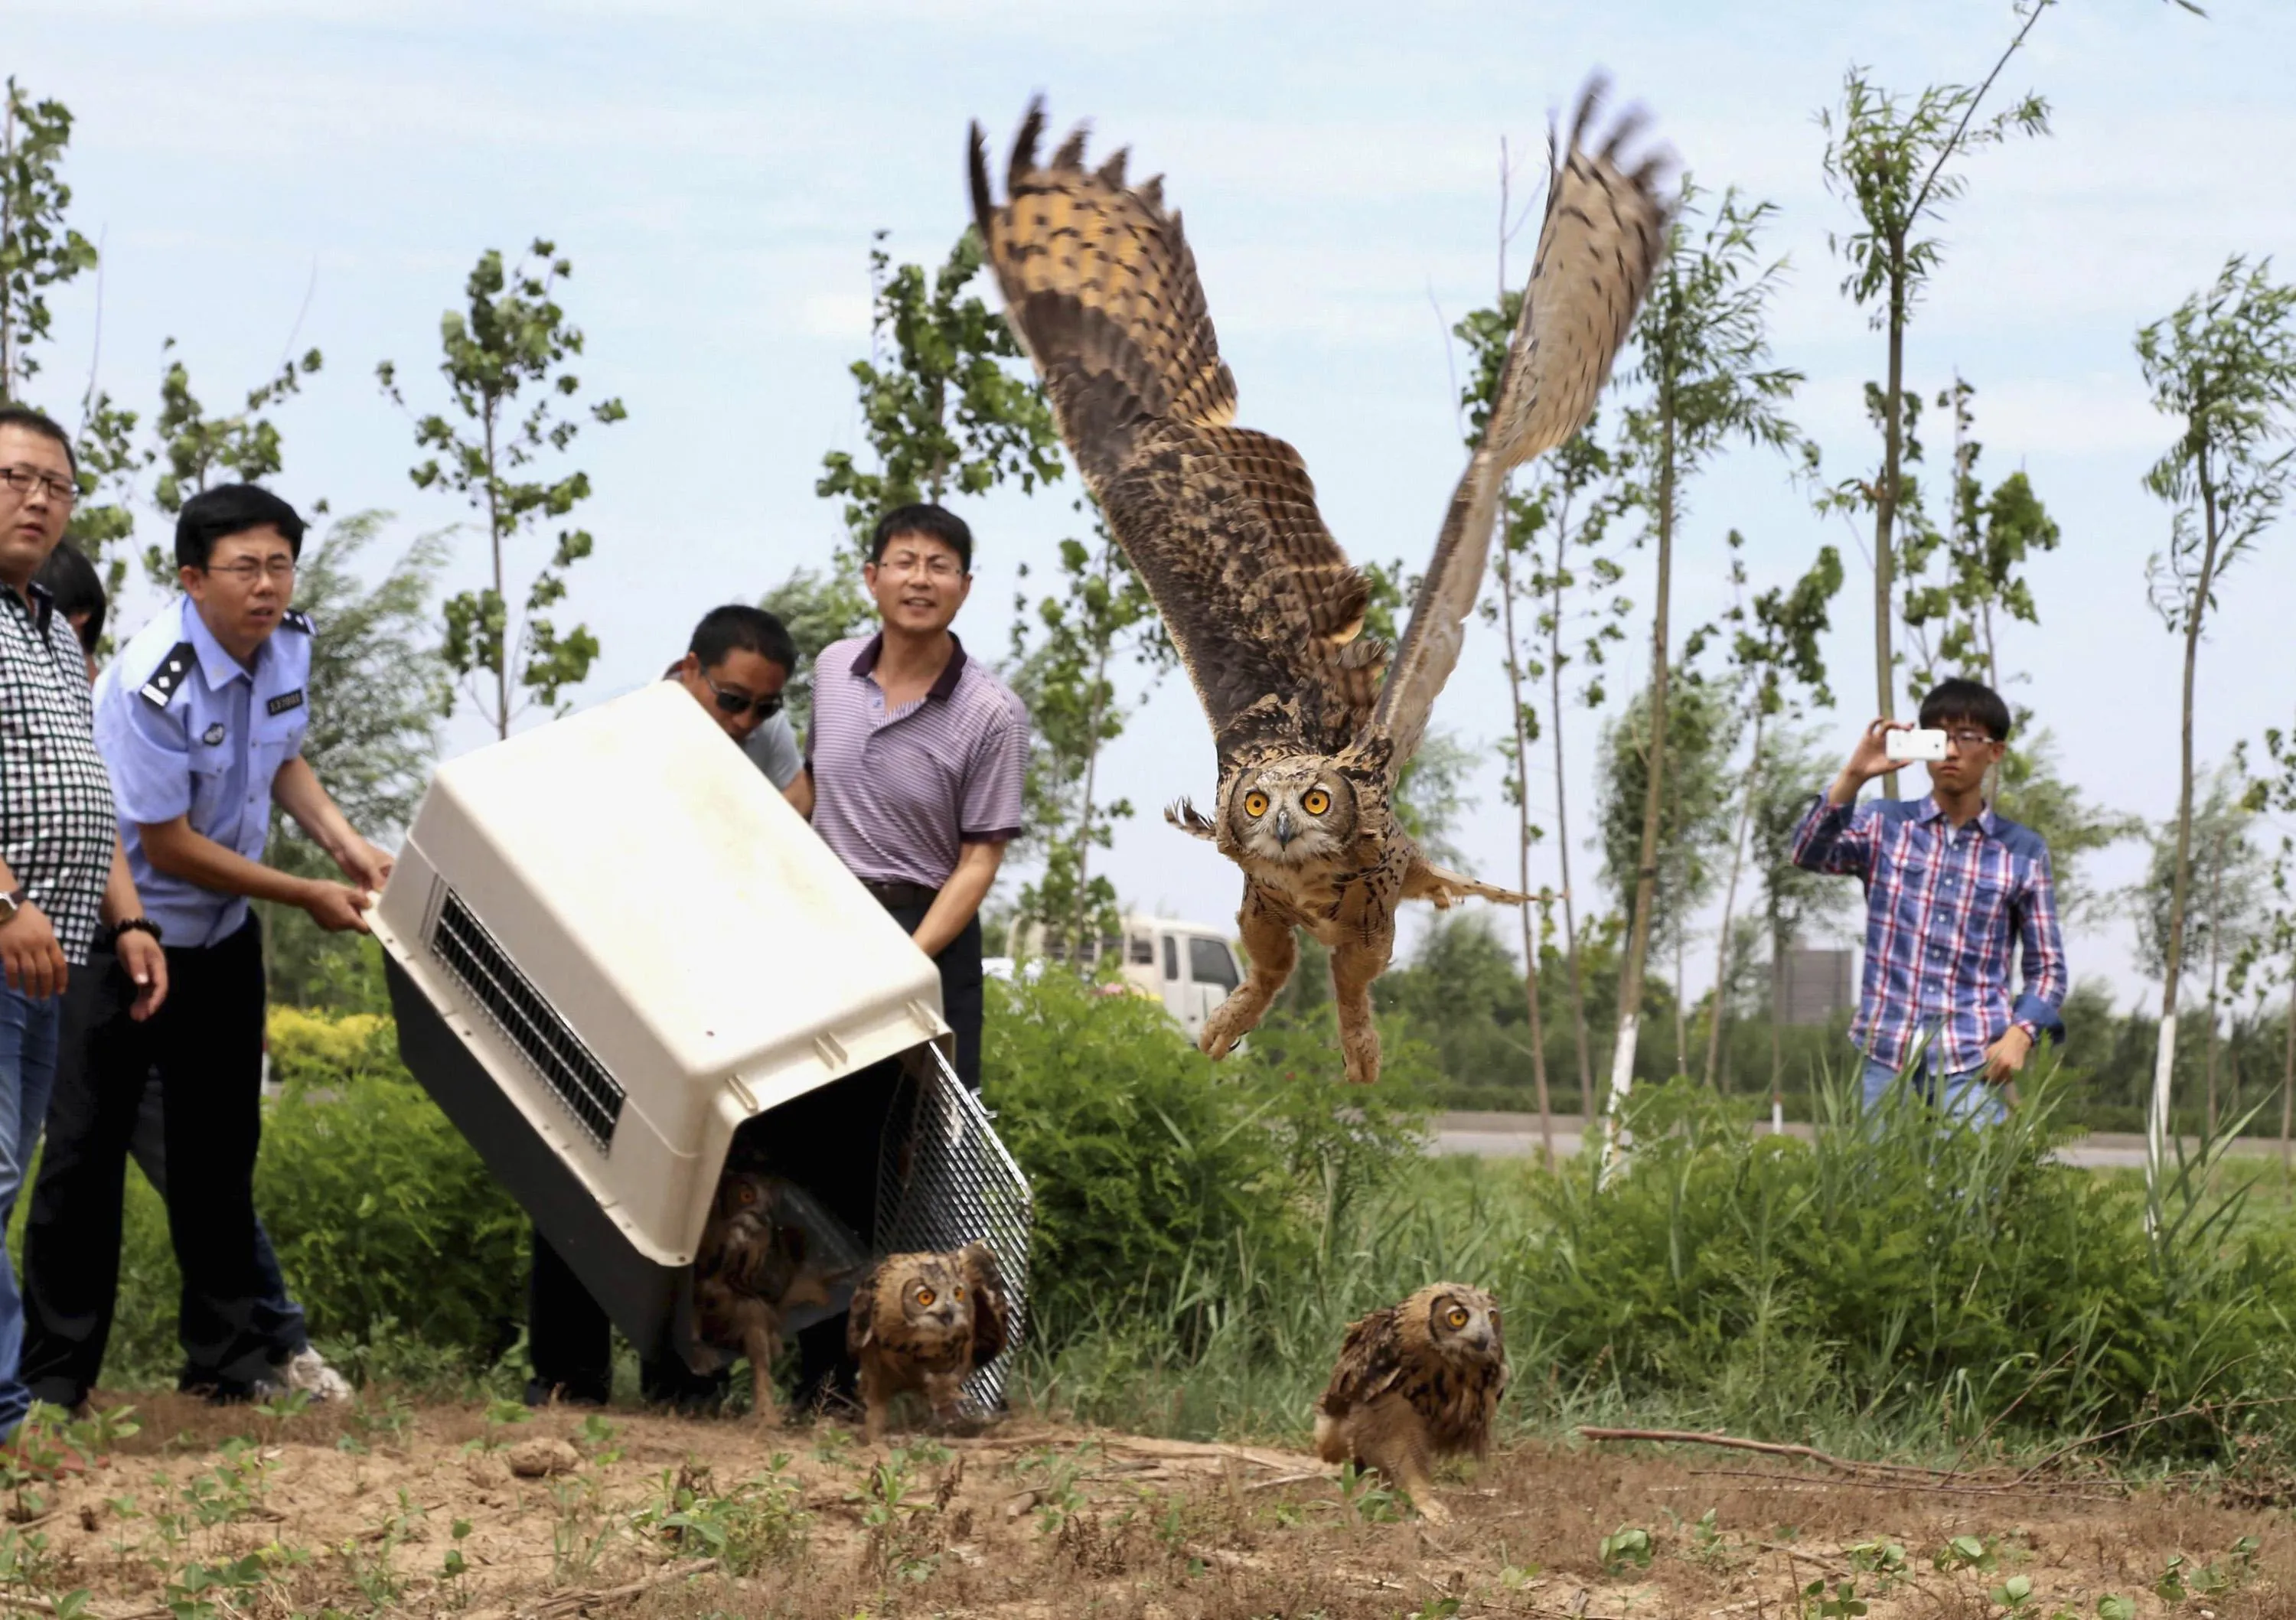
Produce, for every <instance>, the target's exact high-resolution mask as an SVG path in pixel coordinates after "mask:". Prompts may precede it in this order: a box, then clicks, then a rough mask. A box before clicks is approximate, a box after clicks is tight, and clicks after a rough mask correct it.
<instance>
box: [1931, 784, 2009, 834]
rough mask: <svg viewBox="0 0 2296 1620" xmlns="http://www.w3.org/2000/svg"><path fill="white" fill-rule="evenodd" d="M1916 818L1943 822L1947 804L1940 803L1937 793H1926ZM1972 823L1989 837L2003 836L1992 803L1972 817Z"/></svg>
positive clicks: (1999, 821)
mask: <svg viewBox="0 0 2296 1620" xmlns="http://www.w3.org/2000/svg"><path fill="white" fill-rule="evenodd" d="M1914 819H1915V821H1917V822H1941V821H1943V820H1945V806H1943V805H1940V804H1939V803H1938V797H1937V795H1936V794H1934V793H1931V794H1926V795H1924V796H1923V799H1922V807H1921V808H1920V809H1919V810H1917V811H1915V813H1914ZM1970 825H1972V826H1973V827H1975V828H1976V829H1977V830H1979V831H1980V832H1981V833H1983V834H1984V835H1985V836H1986V837H1987V838H1989V839H1997V838H1999V837H2000V836H2001V818H2000V817H1999V816H1997V815H1996V814H1993V806H1991V805H1988V806H1985V808H1983V809H1982V810H1980V811H1979V812H1978V813H1977V814H1976V815H1975V816H1974V817H1972V820H1971V822H1970Z"/></svg>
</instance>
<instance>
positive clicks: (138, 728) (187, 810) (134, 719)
mask: <svg viewBox="0 0 2296 1620" xmlns="http://www.w3.org/2000/svg"><path fill="white" fill-rule="evenodd" d="M97 695H98V697H99V698H100V699H101V701H100V702H99V703H98V704H97V705H96V714H95V745H96V748H97V749H98V750H99V751H100V752H101V753H102V755H103V763H104V764H105V765H109V766H110V767H111V792H112V797H113V798H115V799H117V800H118V801H119V819H120V820H121V821H123V822H131V823H133V824H135V825H137V826H144V827H150V826H156V825H157V824H159V823H160V822H172V821H174V820H175V819H176V817H177V816H179V815H188V814H191V809H192V749H191V739H190V738H189V737H188V736H186V735H185V734H184V713H185V711H186V709H187V708H188V704H187V703H186V701H185V700H184V699H183V698H181V697H178V698H177V699H176V700H175V701H174V702H172V703H170V704H169V705H168V707H167V708H164V709H163V708H160V707H159V706H158V705H156V704H153V703H151V702H149V701H147V700H145V699H144V698H143V696H142V695H141V694H140V692H139V691H137V689H136V688H135V687H132V686H129V685H127V683H125V682H121V681H110V682H107V683H105V685H104V690H103V691H101V692H100V693H98V694H97Z"/></svg>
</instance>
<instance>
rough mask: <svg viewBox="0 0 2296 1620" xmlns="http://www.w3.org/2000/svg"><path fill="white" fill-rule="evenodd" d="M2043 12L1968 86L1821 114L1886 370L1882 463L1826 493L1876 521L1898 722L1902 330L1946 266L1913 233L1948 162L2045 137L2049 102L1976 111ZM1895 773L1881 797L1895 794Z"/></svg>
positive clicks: (1885, 644) (1844, 250)
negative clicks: (1895, 621) (2019, 138)
mask: <svg viewBox="0 0 2296 1620" xmlns="http://www.w3.org/2000/svg"><path fill="white" fill-rule="evenodd" d="M2047 9H2048V0H2034V4H2031V5H2030V7H2028V8H2027V10H2026V14H2025V18H2024V21H2023V23H2022V24H2021V26H2020V27H2019V29H2018V30H2017V33H2016V36H2015V37H2013V38H2012V39H2011V40H2010V42H2009V47H2008V49H2007V50H2005V51H2004V52H2002V53H2001V56H2000V60H1999V61H1996V62H1995V63H1994V64H1993V70H1992V71H1991V72H1989V73H1988V74H1987V75H1986V76H1985V78H1984V81H1983V82H1982V83H1981V84H1978V85H1976V86H1967V85H1932V86H1929V87H1928V88H1927V89H1924V90H1923V91H1922V93H1921V94H1919V95H1916V96H1915V97H1913V98H1912V100H1911V102H1910V103H1909V102H1907V99H1906V98H1905V97H1903V96H1900V95H1897V94H1892V93H1890V92H1889V91H1886V90H1882V89H1880V88H1878V87H1877V86H1875V85H1874V82H1873V80H1872V79H1871V78H1868V77H1867V74H1866V70H1864V69H1863V68H1852V69H1850V70H1849V73H1848V75H1847V76H1846V77H1845V78H1844V79H1843V82H1842V95H1841V105H1840V106H1839V107H1837V108H1833V109H1830V110H1825V111H1823V112H1820V113H1819V114H1818V117H1817V121H1818V124H1819V126H1820V127H1822V128H1823V129H1824V130H1825V183H1826V185H1827V188H1828V189H1829V190H1831V191H1833V192H1834V193H1835V194H1836V195H1838V196H1843V197H1846V198H1847V199H1848V200H1849V201H1850V203H1851V204H1852V206H1854V207H1855V208H1856V209H1857V215H1858V220H1859V226H1860V228H1858V229H1857V230H1854V231H1852V232H1850V233H1849V234H1848V235H1846V236H1842V235H1832V234H1829V236H1828V237H1827V241H1828V244H1829V245H1830V246H1831V247H1832V248H1833V251H1834V253H1835V254H1836V255H1838V256H1839V257H1841V258H1842V259H1844V260H1846V261H1847V262H1848V264H1849V274H1848V275H1847V276H1845V277H1844V278H1843V280H1842V282H1841V290H1842V291H1843V292H1844V293H1846V294H1848V295H1849V300H1850V301H1851V302H1852V303H1853V304H1856V305H1857V307H1860V308H1866V307H1868V306H1872V307H1873V315H1872V316H1871V320H1872V323H1873V325H1874V329H1875V330H1876V331H1882V332H1884V333H1886V334H1887V336H1888V341H1889V351H1888V361H1887V364H1888V371H1887V373H1886V377H1885V380H1884V381H1882V383H1881V384H1880V385H1878V386H1877V385H1875V384H1873V383H1868V384H1867V385H1866V413H1867V414H1868V415H1869V416H1870V417H1871V418H1872V419H1873V421H1874V426H1875V427H1877V428H1879V429H1880V430H1881V431H1882V465H1881V467H1880V468H1879V469H1878V470H1876V471H1875V473H1874V476H1873V477H1872V478H1871V479H1851V480H1850V481H1849V483H1847V484H1845V485H1843V486H1841V488H1840V489H1839V490H1838V491H1837V492H1836V494H1835V496H1834V503H1836V505H1837V506H1838V507H1842V508H1846V507H1848V506H1851V505H1854V506H1857V507H1861V508H1864V509H1866V510H1869V511H1872V512H1873V514H1874V690H1875V691H1876V693H1877V694H1878V695H1879V698H1880V700H1881V705H1882V714H1883V715H1884V716H1894V715H1895V714H1896V713H1897V712H1898V711H1897V706H1896V703H1895V700H1894V695H1893V694H1894V689H1895V687H1896V685H1897V681H1896V678H1895V669H1896V664H1895V660H1894V658H1893V656H1892V651H1891V648H1890V616H1891V614H1892V613H1893V612H1894V611H1895V605H1896V590H1895V577H1896V568H1895V565H1896V561H1897V557H1896V550H1895V547H1896V528H1897V520H1898V511H1899V509H1900V508H1901V507H1902V506H1904V505H1906V504H1907V503H1908V502H1909V500H1910V499H1912V498H1915V497H1914V492H1913V491H1912V489H1911V488H1910V487H1909V485H1910V480H1909V479H1907V476H1906V473H1905V449H1906V443H1905V441H1906V437H1907V430H1908V427H1909V425H1910V422H1911V419H1912V416H1913V414H1914V413H1915V412H1917V411H1918V410H1919V408H1920V396H1919V394H1918V393H1909V392H1908V391H1907V389H1906V326H1907V323H1908V322H1909V321H1910V320H1911V319H1912V317H1913V312H1914V306H1915V304H1916V303H1917V302H1918V301H1919V300H1920V298H1921V295H1922V291H1923V289H1924V287H1926V286H1927V284H1928V282H1929V279H1930V276H1931V274H1933V273H1934V272H1935V271H1936V269H1937V266H1938V265H1939V261H1940V260H1941V259H1942V258H1943V257H1944V248H1943V244H1942V243H1941V242H1940V241H1939V238H1938V237H1936V236H1935V235H1927V236H1924V235H1921V234H1918V233H1920V232H1921V230H1922V229H1923V225H1924V224H1925V223H1926V224H1934V223H1936V222H1938V221H1940V220H1941V219H1942V218H1943V217H1944V212H1945V209H1946V205H1947V204H1948V203H1950V202H1952V201H1954V200H1956V199H1957V198H1958V197H1960V196H1961V194H1962V193H1963V192H1964V191H1965V190H1966V189H1967V187H1968V184H1969V183H1968V181H1967V180H1966V179H1965V178H1964V176H1961V175H1958V174H1955V173H1952V172H1950V171H1949V170H1948V164H1949V163H1950V162H1951V161H1952V160H1953V159H1954V158H1955V157H1956V155H1960V154H1965V153H1968V152H1971V151H1977V150H1979V149H1980V148H1983V147H1986V146H1991V145H1995V144H1997V143H2000V142H2001V141H2003V140H2005V139H2006V138H2007V137H2008V136H2009V135H2010V134H2011V133H2013V132H2021V133H2023V134H2026V135H2042V134H2046V132H2047V130H2048V127H2049V108H2048V103H2047V102H2044V101H2043V100H2042V99H2041V98H2040V97H2039V96H2038V95H2034V94H2027V95H2026V96H2025V97H2024V99H2023V100H2021V101H2020V102H2017V103H2016V104H2015V105H2014V106H2013V107H2010V108H2008V109H2006V110H2004V111H2001V112H1997V113H1996V114H1994V115H1993V116H1992V117H1991V118H1989V119H1982V120H1980V119H1978V117H1977V110H1978V108H1979V107H1980V105H1981V104H1982V103H1983V102H1984V100H1985V95H1986V92H1988V91H1989V90H1990V89H1991V88H1992V87H1993V81H1994V80H1995V79H1996V78H1999V77H2000V75H2001V70H2002V69H2003V68H2005V67H2006V66H2007V65H2008V62H2009V59H2010V57H2012V56H2013V55H2015V54H2016V53H2017V49H2018V47H2019V46H2021V45H2023V44H2024V43H2025V38H2026V36H2027V35H2029V34H2030V33H2031V32H2032V31H2033V25H2034V24H2035V23H2037V22H2038V21H2039V20H2041V13H2042V12H2045V11H2046V10H2047ZM1897 790H1898V787H1897V777H1896V773H1894V772H1893V773H1891V774H1890V781H1889V787H1888V792H1889V793H1890V796H1891V797H1892V798H1894V797H1895V796H1896V794H1897Z"/></svg>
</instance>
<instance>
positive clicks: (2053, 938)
mask: <svg viewBox="0 0 2296 1620" xmlns="http://www.w3.org/2000/svg"><path fill="white" fill-rule="evenodd" d="M2017 940H2018V944H2019V945H2020V947H2021V949H2022V951H2023V953H2024V962H2025V989H2024V993H2023V994H2021V995H2020V996H2018V998H2017V1006H2016V1010H2015V1011H2014V1012H2013V1014H2012V1017H2013V1020H2014V1022H2015V1024H2016V1026H2017V1027H2018V1028H2020V1029H2022V1030H2023V1031H2024V1032H2025V1034H2026V1035H2028V1036H2029V1037H2030V1039H2031V1040H2032V1041H2033V1042H2034V1043H2036V1044H2038V1043H2039V1042H2040V1039H2041V1036H2042V1035H2043V1034H2044V1033H2046V1034H2049V1035H2055V1036H2056V1037H2057V1039H2059V1040H2060V1041H2062V1040H2063V1039H2064V1038H2065V1021H2064V1019H2062V1017H2060V1016H2059V1014H2058V1009H2059V1008H2061V1007H2062V1006H2063V1005H2064V1004H2065V990H2066V987H2067V982H2068V981H2067V975H2066V972H2065V942H2064V937H2063V936H2062V934H2061V933H2060V932H2059V931H2058V929H2057V888H2056V880H2055V878H2054V876H2053V875H2052V873H2051V871H2050V868H2049V853H2048V851H2047V850H2046V849H2044V850H2043V851H2041V853H2040V854H2039V855H2036V856H2034V857H2033V859H2032V862H2031V863H2030V870H2029V871H2028V872H2027V874H2026V879H2025V884H2024V888H2023V891H2022V892H2021V894H2020V895H2019V896H2018V897H2017Z"/></svg>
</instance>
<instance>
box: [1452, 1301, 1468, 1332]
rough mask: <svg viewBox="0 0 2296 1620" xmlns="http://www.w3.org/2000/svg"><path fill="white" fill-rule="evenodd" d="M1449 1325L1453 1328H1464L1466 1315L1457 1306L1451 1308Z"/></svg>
mask: <svg viewBox="0 0 2296 1620" xmlns="http://www.w3.org/2000/svg"><path fill="white" fill-rule="evenodd" d="M1451 1325H1452V1326H1453V1327H1455V1328H1464V1327H1465V1326H1466V1325H1467V1313H1466V1312H1464V1311H1463V1310H1461V1309H1460V1308H1459V1307H1458V1306H1457V1305H1453V1306H1452V1307H1451Z"/></svg>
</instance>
